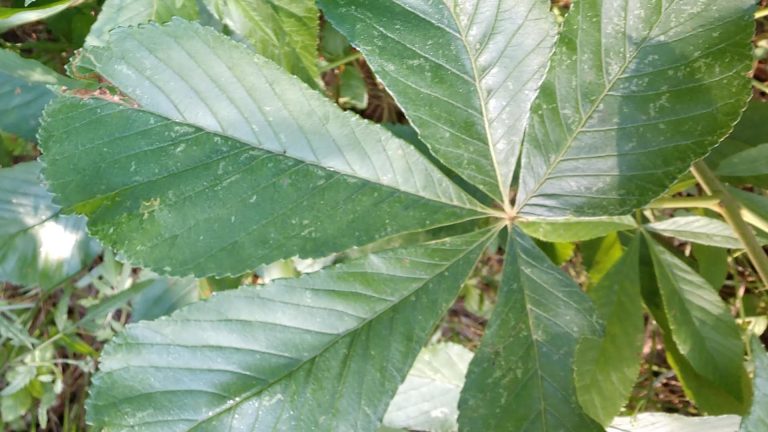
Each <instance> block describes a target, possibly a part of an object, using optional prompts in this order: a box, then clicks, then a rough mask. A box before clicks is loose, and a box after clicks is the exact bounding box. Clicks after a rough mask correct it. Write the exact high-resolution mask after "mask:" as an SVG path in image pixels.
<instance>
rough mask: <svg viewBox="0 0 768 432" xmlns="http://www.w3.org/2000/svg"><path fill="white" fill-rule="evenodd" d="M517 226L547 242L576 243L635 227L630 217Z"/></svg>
mask: <svg viewBox="0 0 768 432" xmlns="http://www.w3.org/2000/svg"><path fill="white" fill-rule="evenodd" d="M517 226H519V227H520V228H521V229H522V230H523V231H525V233H526V234H528V235H530V236H531V237H535V238H537V239H540V240H544V241H548V242H577V241H584V240H592V239H595V238H598V237H604V236H606V235H608V234H610V233H613V232H616V231H624V230H630V229H633V228H636V227H637V223H636V222H635V219H634V218H632V217H631V216H614V217H605V218H563V219H551V218H547V219H535V218H534V219H521V220H520V221H518V223H517Z"/></svg>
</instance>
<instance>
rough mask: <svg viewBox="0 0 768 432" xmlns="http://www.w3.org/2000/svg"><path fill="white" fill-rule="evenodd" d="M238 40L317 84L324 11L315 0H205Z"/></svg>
mask: <svg viewBox="0 0 768 432" xmlns="http://www.w3.org/2000/svg"><path fill="white" fill-rule="evenodd" d="M202 4H204V5H205V6H206V7H207V8H208V9H209V10H210V11H211V12H212V13H213V15H214V16H216V17H217V18H218V19H219V20H220V21H221V22H222V23H223V24H224V25H226V26H227V28H228V29H229V30H231V31H232V32H233V33H234V36H235V37H237V39H238V40H242V41H243V42H245V43H247V44H248V45H250V46H251V47H252V48H253V49H254V50H255V51H256V52H257V53H259V54H261V55H263V56H264V57H267V58H268V59H271V60H273V61H274V62H275V63H277V64H279V65H280V66H282V67H284V68H285V69H286V70H287V71H288V72H291V73H292V74H294V75H296V76H298V77H299V78H301V79H302V80H304V82H306V83H309V84H314V83H316V82H317V79H318V78H319V76H320V73H319V71H318V68H317V36H318V31H319V26H320V19H319V17H320V12H319V11H318V10H317V6H315V2H314V0H202Z"/></svg>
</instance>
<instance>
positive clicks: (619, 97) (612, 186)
mask: <svg viewBox="0 0 768 432" xmlns="http://www.w3.org/2000/svg"><path fill="white" fill-rule="evenodd" d="M754 6H755V4H754V2H753V1H752V0H730V1H721V0H685V1H673V0H650V1H646V2H643V3H642V5H640V4H638V5H635V4H634V3H633V2H632V1H630V0H580V1H578V2H574V7H573V8H572V9H571V10H570V12H569V13H568V16H567V17H566V19H565V23H564V28H563V31H562V34H561V36H560V39H559V43H558V46H557V49H556V51H555V54H554V55H553V57H552V64H551V66H550V69H549V72H548V75H547V78H546V79H545V81H544V82H543V84H542V86H541V89H540V91H539V94H538V97H537V99H536V101H535V102H534V104H533V108H532V112H531V121H530V125H529V127H528V130H527V132H526V135H525V142H524V146H523V147H524V149H523V153H522V159H521V166H522V171H521V173H520V190H519V193H518V197H517V200H516V208H517V209H518V211H519V212H520V213H521V214H523V215H537V216H546V217H564V216H569V215H571V216H609V215H620V214H627V213H629V212H630V211H632V210H634V209H636V208H639V207H641V206H643V205H645V204H646V203H648V202H649V201H651V200H652V199H653V198H655V197H657V196H659V195H660V194H661V193H662V192H664V191H665V189H667V188H668V187H669V185H670V183H672V182H673V181H674V180H675V179H676V178H677V177H678V176H680V175H681V174H682V173H683V172H685V171H686V170H687V169H688V168H689V166H690V163H691V161H692V160H694V159H696V158H700V157H703V156H704V155H706V154H707V152H708V151H709V149H710V148H712V147H713V146H714V145H715V144H717V143H718V142H719V141H720V139H722V138H723V137H724V136H725V135H727V134H728V132H730V130H731V128H732V126H733V124H734V123H735V122H736V121H737V120H738V118H739V116H740V114H741V111H742V110H743V108H744V106H745V105H746V103H747V100H748V98H749V87H750V82H749V79H748V78H747V74H748V73H749V71H750V70H751V69H752V50H751V44H750V40H751V38H752V36H753V28H752V25H751V24H750V22H751V21H752V20H753V17H752V12H753V9H754Z"/></svg>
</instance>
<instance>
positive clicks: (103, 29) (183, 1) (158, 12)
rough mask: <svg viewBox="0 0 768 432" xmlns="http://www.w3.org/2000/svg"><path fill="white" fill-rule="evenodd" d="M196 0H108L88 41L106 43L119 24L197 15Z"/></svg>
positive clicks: (128, 24) (164, 20)
mask: <svg viewBox="0 0 768 432" xmlns="http://www.w3.org/2000/svg"><path fill="white" fill-rule="evenodd" d="M198 15H199V13H198V6H197V1H196V0H106V1H105V2H104V5H103V6H102V8H101V12H100V13H99V16H98V18H97V19H96V23H94V24H93V26H92V27H91V28H90V32H89V33H88V36H87V37H86V43H87V44H88V45H106V44H107V41H108V40H109V31H110V30H112V29H114V28H117V27H126V26H130V25H135V24H140V23H145V22H149V21H154V22H158V23H165V22H168V21H170V20H171V18H172V17H175V16H178V17H182V18H185V19H188V20H195V19H197V17H198Z"/></svg>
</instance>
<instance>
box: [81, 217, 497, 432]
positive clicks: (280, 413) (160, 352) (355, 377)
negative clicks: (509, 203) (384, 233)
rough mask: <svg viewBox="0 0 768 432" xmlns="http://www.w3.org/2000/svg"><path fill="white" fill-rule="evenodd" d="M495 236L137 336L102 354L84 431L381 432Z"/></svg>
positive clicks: (218, 300) (219, 304)
mask: <svg viewBox="0 0 768 432" xmlns="http://www.w3.org/2000/svg"><path fill="white" fill-rule="evenodd" d="M496 233H497V229H495V228H491V229H486V230H482V231H477V232H473V233H470V234H466V235H463V236H457V237H452V238H448V239H444V240H440V241H436V242H432V243H426V244H421V245H417V246H412V247H406V248H399V249H392V250H388V251H383V252H379V253H376V254H372V255H368V256H366V257H363V258H361V259H358V260H355V261H350V262H348V263H345V264H340V265H338V266H336V267H331V268H328V269H325V270H322V271H320V272H317V273H313V274H310V275H306V276H304V277H302V278H299V279H282V280H278V281H275V282H273V283H271V284H269V285H266V286H264V287H244V288H240V289H238V290H235V291H227V292H223V293H219V294H217V295H215V296H214V297H213V298H212V299H211V300H209V301H205V302H201V303H197V304H194V305H192V306H189V307H186V308H184V309H181V310H180V311H178V312H176V313H174V314H173V315H171V316H170V317H169V318H167V319H160V320H157V321H151V322H142V323H139V324H136V325H132V326H129V327H128V328H127V330H126V332H125V333H122V334H120V335H119V336H117V337H116V339H115V340H114V341H113V342H112V343H110V344H109V345H108V346H107V347H106V349H105V350H104V353H103V356H102V363H101V371H100V372H99V374H98V375H97V376H96V377H95V378H94V381H93V386H92V390H91V397H90V399H89V403H88V416H89V417H88V420H89V423H91V424H92V425H93V426H94V427H96V428H97V430H142V431H162V432H172V431H188V430H193V431H194V430H198V431H202V430H205V431H220V430H250V431H310V430H323V431H325V430H328V431H361V432H362V431H374V430H376V428H377V427H378V424H379V422H380V421H381V418H382V416H383V415H384V412H385V411H386V409H387V404H388V403H389V400H390V399H391V398H392V397H393V396H394V394H395V391H396V390H397V387H398V385H399V384H400V383H401V382H402V380H403V379H404V378H405V376H406V374H407V373H408V369H409V368H410V366H411V364H412V363H413V361H414V359H415V358H416V355H417V354H418V352H419V350H420V349H421V347H422V345H423V344H424V343H425V342H426V341H427V339H428V338H429V335H430V332H431V331H432V330H433V328H434V326H435V324H436V323H437V322H438V320H439V319H440V317H441V316H442V314H443V313H444V312H445V311H446V310H447V308H448V307H449V306H450V305H451V304H452V303H453V301H454V300H455V298H456V296H457V294H458V292H459V289H460V286H461V283H462V281H463V280H464V278H466V277H467V276H468V275H469V272H470V270H471V269H472V267H473V266H474V265H475V263H476V261H477V259H478V258H479V256H480V254H481V253H482V251H483V250H484V248H485V247H486V246H487V244H488V243H489V241H490V240H491V238H493V236H494V235H496ZM228 428H229V429H228Z"/></svg>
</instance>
